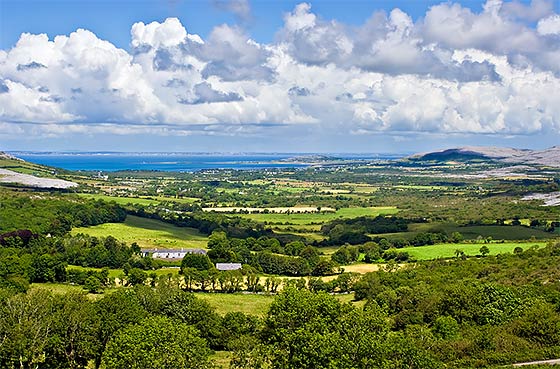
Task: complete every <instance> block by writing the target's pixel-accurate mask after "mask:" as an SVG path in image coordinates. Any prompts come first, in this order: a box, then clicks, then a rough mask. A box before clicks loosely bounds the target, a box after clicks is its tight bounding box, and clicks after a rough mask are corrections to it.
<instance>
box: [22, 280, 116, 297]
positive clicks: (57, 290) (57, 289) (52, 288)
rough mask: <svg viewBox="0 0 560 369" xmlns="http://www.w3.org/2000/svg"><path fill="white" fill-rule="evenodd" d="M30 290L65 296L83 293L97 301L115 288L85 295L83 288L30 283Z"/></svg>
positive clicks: (59, 284)
mask: <svg viewBox="0 0 560 369" xmlns="http://www.w3.org/2000/svg"><path fill="white" fill-rule="evenodd" d="M29 288H30V289H41V290H46V291H49V292H51V293H53V294H60V295H61V294H66V293H72V292H74V293H84V294H87V296H88V297H89V298H90V299H92V300H97V299H100V298H102V297H103V296H105V294H107V293H111V292H113V291H115V290H116V289H115V288H108V289H105V290H104V291H103V293H86V290H84V288H83V286H77V285H71V284H65V283H32V284H31V285H30V287H29Z"/></svg>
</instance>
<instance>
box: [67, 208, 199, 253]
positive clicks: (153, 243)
mask: <svg viewBox="0 0 560 369" xmlns="http://www.w3.org/2000/svg"><path fill="white" fill-rule="evenodd" d="M71 233H72V234H78V233H84V234H88V235H90V236H95V237H107V236H113V237H115V238H116V239H118V240H120V241H124V242H126V243H127V244H129V245H130V244H131V243H133V242H136V243H137V244H138V245H139V246H140V247H141V248H164V249H180V248H200V249H205V248H206V246H207V243H208V238H207V237H206V235H204V234H202V233H200V232H198V230H196V229H193V228H187V227H177V226H174V225H172V224H169V223H164V222H161V221H159V220H154V219H147V218H140V217H136V216H133V215H128V216H127V217H126V220H125V221H124V223H105V224H100V225H97V226H92V227H78V228H74V229H72V232H71Z"/></svg>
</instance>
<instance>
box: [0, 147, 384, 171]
mask: <svg viewBox="0 0 560 369" xmlns="http://www.w3.org/2000/svg"><path fill="white" fill-rule="evenodd" d="M9 153H10V154H12V155H14V156H16V157H18V158H21V159H24V160H26V161H30V162H33V163H38V164H43V165H47V166H51V167H56V168H63V169H67V170H82V171H103V172H114V171H122V170H136V171H152V170H157V171H173V172H196V171H201V170H211V169H237V170H255V169H266V168H270V169H274V168H305V167H307V166H309V165H310V164H308V163H305V157H306V156H310V155H312V154H298V153H292V154H284V153H282V154H222V153H208V154H200V153H122V152H87V153H86V152H64V153H60V152H27V151H26V152H15V151H11V152H9ZM321 155H323V154H321ZM326 156H328V157H333V158H337V159H345V160H374V159H392V158H394V157H393V156H390V155H388V156H387V155H382V156H380V155H357V154H344V155H341V154H336V155H326ZM291 158H300V159H299V160H290V159H291ZM301 158H303V159H301Z"/></svg>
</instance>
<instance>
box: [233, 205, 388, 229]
mask: <svg viewBox="0 0 560 369" xmlns="http://www.w3.org/2000/svg"><path fill="white" fill-rule="evenodd" d="M397 212H398V209H397V208H396V207H394V206H383V207H371V208H341V209H339V210H337V211H336V212H329V213H304V214H239V216H241V217H244V218H249V219H252V220H255V221H257V222H267V223H269V224H278V223H289V224H293V225H309V224H312V223H326V222H329V221H331V220H334V219H339V218H356V217H361V216H373V217H374V216H377V215H387V214H396V213H397Z"/></svg>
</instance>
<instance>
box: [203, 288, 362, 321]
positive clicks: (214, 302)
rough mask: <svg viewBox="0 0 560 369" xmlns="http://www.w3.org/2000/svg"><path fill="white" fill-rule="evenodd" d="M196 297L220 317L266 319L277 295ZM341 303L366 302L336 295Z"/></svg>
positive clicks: (211, 294) (350, 295)
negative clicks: (240, 315) (242, 315)
mask: <svg viewBox="0 0 560 369" xmlns="http://www.w3.org/2000/svg"><path fill="white" fill-rule="evenodd" d="M195 295H196V297H198V298H200V299H202V300H204V301H207V302H208V303H209V304H210V306H212V307H213V308H215V309H216V312H217V313H218V314H220V315H225V314H227V313H229V312H241V313H245V314H252V315H257V316H260V317H264V316H265V315H266V313H267V312H268V307H269V306H270V304H271V303H272V301H274V297H275V295H255V294H246V293H234V294H231V293H202V292H197V293H195ZM335 297H336V298H338V299H339V300H340V301H341V302H343V303H347V302H351V303H352V304H354V305H355V306H357V307H363V306H364V304H365V301H353V300H354V294H353V293H351V294H342V295H340V294H337V295H335Z"/></svg>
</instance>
